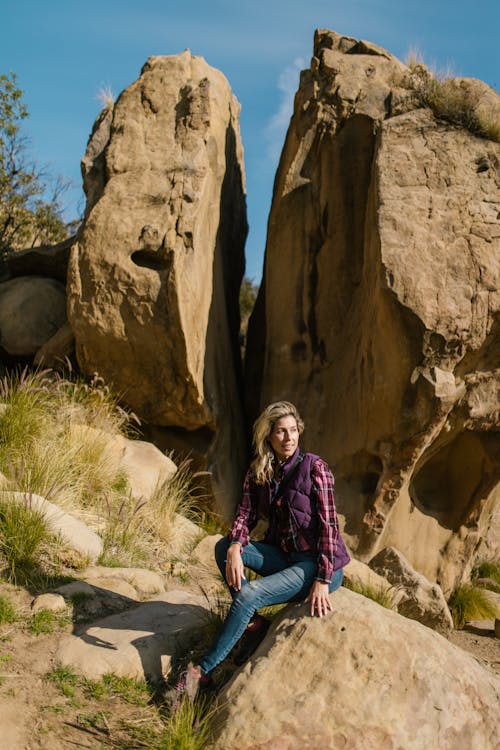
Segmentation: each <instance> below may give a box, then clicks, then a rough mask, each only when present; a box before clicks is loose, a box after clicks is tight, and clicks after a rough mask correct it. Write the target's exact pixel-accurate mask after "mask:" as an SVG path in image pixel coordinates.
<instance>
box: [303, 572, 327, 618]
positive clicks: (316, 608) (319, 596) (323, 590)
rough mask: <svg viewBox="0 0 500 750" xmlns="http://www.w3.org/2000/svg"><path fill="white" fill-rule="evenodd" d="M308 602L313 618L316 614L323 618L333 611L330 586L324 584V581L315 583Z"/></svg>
mask: <svg viewBox="0 0 500 750" xmlns="http://www.w3.org/2000/svg"><path fill="white" fill-rule="evenodd" d="M306 601H307V602H310V604H311V617H314V615H315V614H317V615H318V617H323V615H326V614H327V613H328V612H329V611H330V612H331V611H332V605H331V602H330V597H329V595H328V584H327V583H322V581H314V583H313V585H312V586H311V590H310V592H309V596H308V597H307V599H306Z"/></svg>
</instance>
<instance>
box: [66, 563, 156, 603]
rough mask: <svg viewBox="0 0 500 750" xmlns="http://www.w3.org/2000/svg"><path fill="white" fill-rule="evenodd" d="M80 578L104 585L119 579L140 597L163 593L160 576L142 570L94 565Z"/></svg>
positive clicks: (83, 572)
mask: <svg viewBox="0 0 500 750" xmlns="http://www.w3.org/2000/svg"><path fill="white" fill-rule="evenodd" d="M81 577H82V579H83V580H84V581H91V580H92V579H93V580H95V579H99V580H100V581H102V582H104V583H105V582H106V581H107V580H108V579H113V578H119V579H122V580H123V581H125V582H126V583H128V584H129V585H130V586H133V588H134V590H135V591H136V592H137V593H139V594H140V595H142V596H152V595H153V594H159V593H161V592H162V591H165V583H164V581H163V578H162V576H161V575H160V574H159V573H155V572H154V571H152V570H146V569H144V568H106V567H104V566H103V565H94V566H92V567H90V568H86V569H85V570H84V571H82V573H81Z"/></svg>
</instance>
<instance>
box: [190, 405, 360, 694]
mask: <svg viewBox="0 0 500 750" xmlns="http://www.w3.org/2000/svg"><path fill="white" fill-rule="evenodd" d="M303 429H304V423H303V422H302V420H301V418H300V416H299V414H298V412H297V409H296V408H295V406H294V405H293V404H291V403H289V402H288V401H278V402H277V403H274V404H270V405H269V406H268V407H267V408H266V409H264V411H263V412H262V414H261V415H260V417H259V418H258V419H257V421H256V422H255V425H254V432H253V440H254V447H255V459H254V460H253V462H252V464H251V466H250V469H249V470H248V472H247V475H246V478H245V482H244V485H243V499H242V501H241V504H240V506H239V508H238V511H237V514H236V518H235V520H234V523H233V526H232V529H231V531H230V533H229V535H228V536H227V537H225V538H224V539H221V540H220V541H219V542H218V543H217V545H216V548H215V558H216V561H217V564H218V566H219V569H220V571H221V573H222V575H223V576H224V580H225V581H226V583H227V585H228V586H229V590H230V592H231V596H232V598H233V602H232V605H231V608H230V610H229V613H228V615H227V618H226V620H225V622H224V625H223V627H222V630H221V632H220V634H219V636H218V638H217V640H216V641H215V644H214V645H213V647H212V648H211V650H210V651H209V652H208V653H207V654H205V656H204V657H203V658H202V659H201V661H200V663H199V664H198V665H193V664H190V665H189V666H188V670H187V673H186V675H185V679H184V680H183V682H182V685H181V689H182V690H185V692H186V693H187V695H188V696H189V697H190V698H194V696H195V695H196V693H197V691H198V689H199V688H201V689H204V688H206V687H208V685H209V684H210V680H211V677H210V675H211V673H212V671H213V669H214V668H215V667H216V666H217V665H218V664H220V662H221V661H223V659H225V658H226V656H227V655H228V654H229V652H230V651H231V649H232V648H233V646H234V645H235V644H236V643H237V641H238V640H239V639H240V638H241V637H242V636H243V638H242V639H241V641H242V642H241V648H240V654H239V657H240V659H239V661H240V663H242V662H243V660H244V658H245V657H248V656H249V655H250V653H252V651H254V650H255V648H256V647H257V645H258V643H259V642H260V641H261V640H262V638H263V637H264V635H265V633H266V630H267V628H268V626H269V621H267V620H265V619H264V618H263V617H262V616H261V615H258V614H257V610H258V609H260V608H261V607H267V606H269V605H272V604H282V603H284V602H292V601H300V600H302V599H305V598H306V597H307V601H308V602H309V611H310V614H311V615H312V616H314V615H317V616H318V617H323V615H326V614H327V612H328V611H329V610H331V609H332V606H331V603H330V599H329V596H328V595H329V593H331V592H332V591H335V589H337V588H339V586H340V585H341V583H342V578H343V571H342V568H343V566H344V565H346V564H347V562H348V561H349V555H348V552H347V550H346V547H345V544H344V542H343V540H342V537H341V536H340V533H339V528H338V520H337V513H336V509H335V499H334V494H333V475H332V473H331V471H330V469H329V468H328V466H327V464H326V463H325V462H324V461H323V460H322V459H321V458H319V456H315V455H314V454H312V453H302V452H301V451H300V449H299V436H300V434H301V433H302V431H303ZM260 517H264V518H267V519H268V520H269V526H268V529H267V532H266V534H265V537H264V540H263V541H262V542H257V541H255V542H254V541H251V540H250V532H251V531H252V529H253V528H254V527H255V526H256V524H257V521H258V519H259V518H260ZM245 566H246V567H247V568H250V570H253V571H255V572H256V573H259V575H261V576H262V578H259V579H258V580H254V581H251V582H250V583H249V582H247V581H246V579H245V573H244V568H245Z"/></svg>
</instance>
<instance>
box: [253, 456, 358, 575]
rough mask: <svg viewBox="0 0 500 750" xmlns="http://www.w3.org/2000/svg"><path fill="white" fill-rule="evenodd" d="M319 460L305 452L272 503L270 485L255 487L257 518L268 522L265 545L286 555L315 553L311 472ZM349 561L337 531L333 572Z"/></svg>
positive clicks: (315, 527) (315, 534)
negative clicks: (289, 553) (311, 551)
mask: <svg viewBox="0 0 500 750" xmlns="http://www.w3.org/2000/svg"><path fill="white" fill-rule="evenodd" d="M318 458H319V456H316V455H314V454H313V453H304V454H303V459H302V461H301V462H300V463H299V464H298V466H296V468H295V469H293V468H292V467H291V468H290V469H289V471H293V475H292V477H291V479H289V480H287V481H286V483H284V487H283V490H282V491H281V492H279V493H278V495H277V497H276V498H275V499H274V500H273V499H272V486H271V485H270V484H269V483H268V482H266V483H265V484H263V485H254V487H255V491H256V493H257V497H258V509H259V516H260V517H264V518H268V519H269V528H268V530H267V532H266V535H265V537H264V541H265V542H267V543H268V544H274V545H275V546H277V547H280V548H282V549H285V551H287V552H291V551H294V550H295V551H299V550H307V549H310V550H313V551H316V550H317V548H318V547H317V545H318V515H317V511H316V507H315V498H314V493H313V481H312V478H311V469H312V466H313V464H314V463H315V461H317V460H318ZM285 476H286V475H285ZM349 559H350V557H349V553H348V551H347V549H346V546H345V544H344V540H343V539H342V536H341V535H340V532H339V533H338V536H337V547H336V550H335V555H334V570H338V569H339V568H343V567H344V565H347V563H348V562H349Z"/></svg>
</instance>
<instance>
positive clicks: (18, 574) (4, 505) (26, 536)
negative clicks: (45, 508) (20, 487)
mask: <svg viewBox="0 0 500 750" xmlns="http://www.w3.org/2000/svg"><path fill="white" fill-rule="evenodd" d="M51 538H52V535H51V533H50V531H49V528H48V525H47V522H46V520H45V516H44V514H43V513H42V512H41V511H39V510H36V509H35V508H32V507H31V500H30V497H29V495H27V496H26V497H25V498H24V500H22V501H21V502H19V500H18V499H16V498H15V497H14V496H13V495H11V494H10V493H5V494H4V495H3V496H2V497H1V498H0V556H1V558H2V559H3V561H4V563H5V565H6V567H7V575H8V578H9V580H10V581H11V582H13V583H16V582H17V581H22V582H29V581H30V580H32V579H33V578H34V577H35V575H36V572H37V569H38V565H39V560H40V556H41V553H42V550H43V547H44V545H47V544H48V543H49V542H50V540H51Z"/></svg>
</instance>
